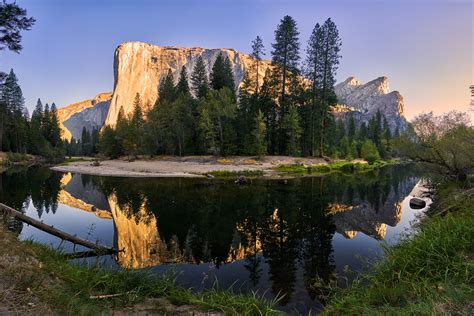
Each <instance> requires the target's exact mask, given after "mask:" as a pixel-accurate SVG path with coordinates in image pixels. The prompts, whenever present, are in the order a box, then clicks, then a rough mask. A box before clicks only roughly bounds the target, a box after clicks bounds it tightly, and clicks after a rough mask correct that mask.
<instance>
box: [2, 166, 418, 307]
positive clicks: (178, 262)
mask: <svg viewBox="0 0 474 316" xmlns="http://www.w3.org/2000/svg"><path fill="white" fill-rule="evenodd" d="M419 179H420V176H419V173H418V172H417V171H416V170H415V168H414V167H413V166H395V167H386V168H383V169H381V170H378V171H374V172H369V173H365V174H358V175H344V174H333V175H330V176H327V177H308V178H299V179H293V180H288V181H287V182H286V183H285V182H284V181H279V180H254V181H253V183H252V184H251V185H246V186H238V185H236V184H234V183H233V182H232V181H224V180H216V179H212V180H208V179H141V178H114V177H97V176H88V175H80V174H70V173H59V172H54V171H51V170H49V169H45V168H29V169H20V170H9V171H7V172H4V173H2V174H1V183H0V185H1V186H0V200H1V201H2V202H3V203H5V204H7V205H10V206H12V207H14V208H16V209H23V210H24V211H25V212H26V214H27V215H29V216H31V217H34V218H39V219H41V220H43V221H44V222H45V223H47V224H51V225H54V226H55V227H57V228H59V229H62V230H64V231H66V232H69V233H71V234H77V235H78V236H80V237H82V238H87V239H89V240H93V241H96V240H99V241H100V242H101V243H103V244H105V245H108V246H114V247H117V248H119V249H124V250H125V251H124V252H123V253H120V254H119V255H118V256H117V257H115V256H107V257H103V258H101V260H102V264H104V265H106V266H108V267H113V268H119V267H132V268H135V269H142V268H151V269H154V270H156V271H159V272H173V273H178V279H177V280H178V283H179V284H181V285H184V286H190V287H193V288H195V289H202V288H209V287H212V286H214V285H215V284H218V286H219V287H222V288H227V287H229V286H231V285H233V288H234V290H235V291H244V292H245V291H251V290H253V291H255V290H258V292H259V293H261V294H264V295H265V296H267V297H269V298H272V297H274V296H275V295H277V294H278V293H280V294H284V297H283V298H282V300H281V301H280V306H279V308H280V309H282V310H284V311H287V312H295V311H297V312H300V313H307V312H308V311H310V310H312V311H318V310H319V309H320V308H321V306H322V304H324V302H325V297H326V294H327V293H325V291H324V287H321V286H318V284H321V283H322V284H324V283H328V282H330V281H331V280H334V279H335V278H336V275H338V276H344V277H348V278H351V277H353V276H354V272H356V271H360V270H361V269H362V268H363V267H364V266H365V265H366V262H367V261H373V260H375V258H377V257H378V256H379V255H380V254H381V245H382V243H389V244H390V243H394V242H395V241H396V239H397V236H399V235H400V234H401V233H403V232H404V231H406V230H407V229H408V228H409V227H410V225H411V223H412V222H413V221H414V220H416V218H417V217H419V216H418V215H419V214H421V213H422V211H423V210H419V211H414V210H412V209H410V208H409V206H408V202H409V195H410V193H411V192H412V190H413V189H414V188H415V186H416V184H417V182H418V181H419ZM11 229H12V230H14V231H15V232H17V233H18V234H19V237H20V238H21V239H34V240H36V241H39V242H42V243H45V244H49V245H52V246H53V247H61V248H62V249H64V250H65V251H66V252H72V251H74V250H77V251H79V250H83V249H81V247H79V246H78V247H76V248H74V247H73V246H72V245H71V244H68V243H64V242H63V243H61V241H60V240H59V239H58V238H56V237H54V236H51V235H48V234H46V233H44V232H41V231H39V230H37V229H36V228H34V227H31V226H27V225H24V224H21V223H19V222H13V223H12V224H11ZM91 260H97V259H88V260H84V259H80V260H78V262H79V263H91ZM348 270H350V271H352V272H349V273H348V272H347V271H348ZM316 280H319V281H318V282H316Z"/></svg>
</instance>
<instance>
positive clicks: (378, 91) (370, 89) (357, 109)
mask: <svg viewBox="0 0 474 316" xmlns="http://www.w3.org/2000/svg"><path fill="white" fill-rule="evenodd" d="M335 92H336V95H337V98H338V102H339V104H341V105H343V106H344V107H345V108H346V109H348V110H349V111H348V112H344V113H354V114H355V117H356V118H357V119H358V120H359V121H363V122H367V121H368V120H369V119H370V118H371V117H372V116H374V115H375V114H376V113H377V111H380V113H382V114H383V115H385V117H386V118H387V121H388V123H389V125H390V129H391V130H392V131H395V130H396V129H397V128H398V129H399V130H403V129H405V128H406V124H407V122H406V119H405V117H404V116H403V108H404V102H403V97H402V95H401V94H400V93H399V92H398V91H392V92H390V88H389V82H388V78H387V77H379V78H377V79H375V80H372V81H370V82H367V83H365V84H362V83H360V82H359V80H357V79H356V78H355V77H349V78H347V79H346V80H345V81H343V82H341V83H338V84H337V85H336V86H335Z"/></svg>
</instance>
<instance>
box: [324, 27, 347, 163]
mask: <svg viewBox="0 0 474 316" xmlns="http://www.w3.org/2000/svg"><path fill="white" fill-rule="evenodd" d="M341 45H342V44H341V39H340V38H339V31H338V30H337V27H336V24H334V22H333V21H332V20H331V19H330V18H329V19H327V20H326V21H325V22H324V24H323V26H322V48H321V53H322V56H321V61H322V64H321V71H322V73H321V124H320V127H321V133H320V142H319V143H320V144H319V155H320V156H321V157H322V156H324V148H325V144H324V137H325V134H326V133H325V131H324V130H325V128H326V120H327V117H328V116H327V113H328V112H329V108H330V106H332V105H334V104H335V103H337V98H336V97H335V93H334V84H335V81H336V79H335V76H336V70H337V68H338V65H339V59H340V58H341V56H340V55H339V51H340V50H341Z"/></svg>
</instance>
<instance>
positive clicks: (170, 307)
mask: <svg viewBox="0 0 474 316" xmlns="http://www.w3.org/2000/svg"><path fill="white" fill-rule="evenodd" d="M0 245H1V246H2V249H6V251H4V252H3V253H2V255H1V256H0V272H1V273H0V286H1V287H0V288H9V289H10V290H11V291H10V292H9V293H7V292H6V291H3V292H2V291H0V303H2V304H0V305H4V306H8V304H10V305H11V307H10V308H9V310H14V311H17V312H18V311H21V312H35V313H36V312H37V313H49V312H51V311H53V312H54V313H60V314H62V313H67V314H98V313H101V312H107V313H109V312H110V311H114V312H126V313H132V314H133V313H137V312H140V311H142V312H143V311H144V310H145V311H147V312H154V313H164V314H167V313H170V314H174V313H185V314H193V313H196V312H197V313H199V312H207V311H217V312H223V313H226V314H259V315H260V314H275V313H276V312H275V311H274V310H273V309H272V307H273V305H274V302H268V301H265V300H263V299H261V298H259V297H257V296H254V295H237V294H233V293H232V292H231V291H229V290H210V291H206V292H200V293H194V292H192V291H191V290H190V289H185V288H181V287H179V286H177V285H175V283H174V280H173V279H172V278H171V277H163V276H156V275H155V276H154V275H152V274H151V272H146V271H145V272H144V271H105V270H103V269H101V268H99V267H95V268H94V267H92V268H91V267H83V266H73V265H70V264H69V263H68V262H67V261H66V259H65V258H64V256H63V255H61V254H59V253H58V252H56V251H53V250H51V249H49V248H47V247H45V246H43V245H39V244H36V243H32V242H20V241H18V240H17V239H16V237H15V236H13V235H12V234H11V233H10V232H6V231H5V229H4V228H3V227H2V228H0ZM115 294H117V296H116V297H112V298H101V296H102V295H115ZM22 303H25V304H26V305H25V306H20V305H21V304H22ZM12 304H13V305H12ZM39 307H40V309H38V308H39ZM35 308H36V309H35ZM0 311H1V309H0Z"/></svg>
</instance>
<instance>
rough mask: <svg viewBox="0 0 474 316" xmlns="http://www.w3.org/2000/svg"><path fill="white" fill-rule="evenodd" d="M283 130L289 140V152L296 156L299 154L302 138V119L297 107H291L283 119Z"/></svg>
mask: <svg viewBox="0 0 474 316" xmlns="http://www.w3.org/2000/svg"><path fill="white" fill-rule="evenodd" d="M282 128H283V130H284V131H285V139H286V140H287V141H286V143H287V152H288V153H289V154H290V155H293V156H296V155H298V154H299V148H300V146H299V142H300V137H301V126H300V117H299V114H298V111H297V109H296V107H294V106H290V109H289V111H288V113H286V114H285V116H284V118H283V124H282Z"/></svg>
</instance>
